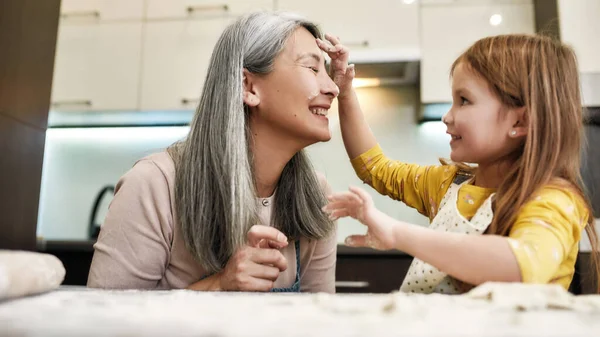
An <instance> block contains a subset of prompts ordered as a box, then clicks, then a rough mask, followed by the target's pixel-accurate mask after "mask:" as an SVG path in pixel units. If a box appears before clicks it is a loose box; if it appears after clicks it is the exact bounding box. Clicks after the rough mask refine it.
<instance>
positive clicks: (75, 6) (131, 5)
mask: <svg viewBox="0 0 600 337" xmlns="http://www.w3.org/2000/svg"><path fill="white" fill-rule="evenodd" d="M60 14H61V19H62V20H69V22H71V21H85V20H101V21H106V20H109V21H110V20H136V19H137V20H140V19H141V18H142V17H143V15H144V0H62V3H61V7H60Z"/></svg>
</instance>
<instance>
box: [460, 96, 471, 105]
mask: <svg viewBox="0 0 600 337" xmlns="http://www.w3.org/2000/svg"><path fill="white" fill-rule="evenodd" d="M468 103H469V100H468V99H466V98H464V97H462V96H460V105H465V104H468Z"/></svg>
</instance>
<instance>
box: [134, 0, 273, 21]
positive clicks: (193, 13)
mask: <svg viewBox="0 0 600 337" xmlns="http://www.w3.org/2000/svg"><path fill="white" fill-rule="evenodd" d="M146 1H147V9H146V17H147V18H148V19H149V20H153V19H175V18H179V19H207V18H216V17H218V18H223V17H229V18H233V17H238V16H240V15H242V14H244V13H247V12H250V11H254V10H273V3H274V0H168V1H166V0H146Z"/></svg>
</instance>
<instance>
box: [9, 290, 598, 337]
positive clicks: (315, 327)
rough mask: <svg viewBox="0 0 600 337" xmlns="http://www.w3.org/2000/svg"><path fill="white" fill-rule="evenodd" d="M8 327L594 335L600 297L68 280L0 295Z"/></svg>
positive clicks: (59, 332)
mask: <svg viewBox="0 0 600 337" xmlns="http://www.w3.org/2000/svg"><path fill="white" fill-rule="evenodd" d="M65 318H68V320H66V319H65ZM232 323H234V324H232ZM0 331H2V334H6V335H19V336H42V335H53V336H115V335H119V336H249V335H256V336H262V335H265V334H273V335H277V336H302V337H308V336H374V337H377V336H416V335H419V336H482V337H483V336H515V337H517V336H595V335H598V331H600V296H573V295H571V294H569V293H567V292H566V291H565V290H564V289H562V288H561V287H559V286H557V285H549V286H540V285H521V284H484V285H482V286H480V287H478V288H475V289H473V290H471V291H470V292H469V293H467V294H465V295H454V296H450V295H439V294H432V295H422V294H411V295H409V294H403V293H393V294H385V295H383V294H378V295H374V294H370V295H365V294H341V295H340V294H337V295H329V294H266V295H265V294H259V293H211V292H195V291H188V290H173V291H136V290H131V291H110V290H97V289H85V288H84V289H81V288H60V289H59V290H57V291H53V292H50V293H46V294H43V295H39V296H32V297H26V298H22V299H17V300H12V301H8V302H0Z"/></svg>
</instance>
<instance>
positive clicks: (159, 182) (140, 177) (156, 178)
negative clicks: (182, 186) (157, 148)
mask: <svg viewBox="0 0 600 337" xmlns="http://www.w3.org/2000/svg"><path fill="white" fill-rule="evenodd" d="M174 178H175V164H174V163H173V159H172V158H171V156H170V155H169V154H168V153H167V151H162V152H157V153H153V154H150V155H148V156H145V157H143V158H141V159H139V160H138V161H136V162H135V164H134V165H133V167H132V168H131V169H129V171H127V172H126V173H125V174H124V175H123V176H122V177H121V179H119V182H118V183H117V189H119V187H120V186H121V185H123V184H125V183H129V184H133V185H140V184H142V185H148V186H155V187H157V186H164V187H166V188H169V187H171V186H172V185H173V181H174Z"/></svg>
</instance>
